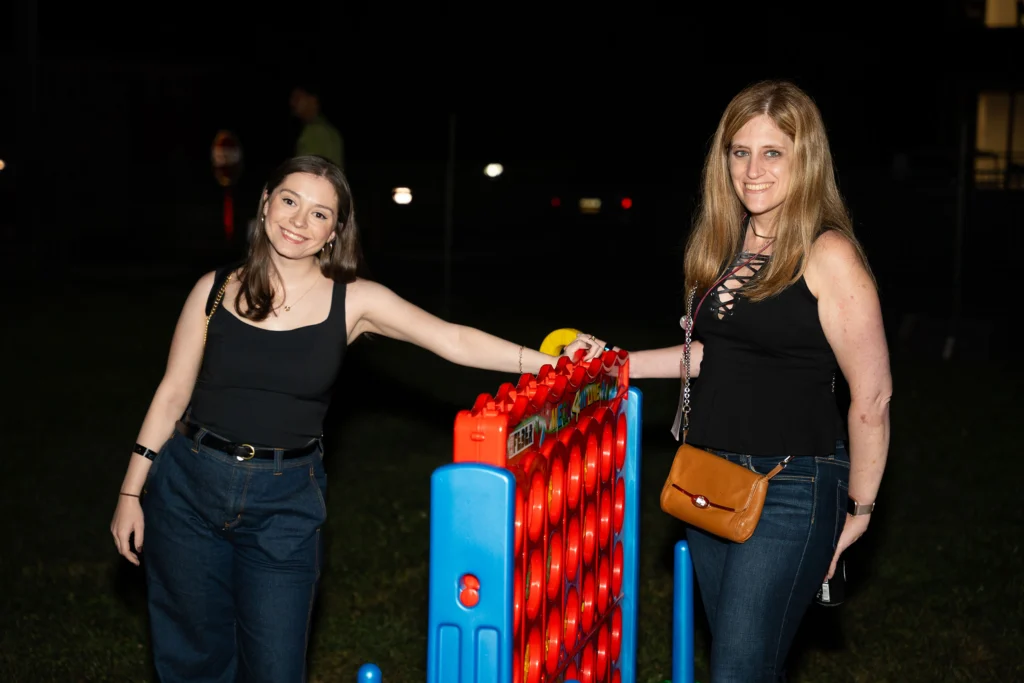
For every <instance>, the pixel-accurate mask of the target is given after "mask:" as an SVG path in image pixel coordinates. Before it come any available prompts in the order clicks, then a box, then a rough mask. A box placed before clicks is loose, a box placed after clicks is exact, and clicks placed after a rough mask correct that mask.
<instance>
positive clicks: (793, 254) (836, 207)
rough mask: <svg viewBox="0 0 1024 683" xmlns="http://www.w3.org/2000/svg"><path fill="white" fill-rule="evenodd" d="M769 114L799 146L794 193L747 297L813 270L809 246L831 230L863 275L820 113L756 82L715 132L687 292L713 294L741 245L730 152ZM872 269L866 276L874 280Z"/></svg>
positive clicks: (740, 209)
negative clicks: (742, 133) (753, 122)
mask: <svg viewBox="0 0 1024 683" xmlns="http://www.w3.org/2000/svg"><path fill="white" fill-rule="evenodd" d="M761 114H765V115H767V116H768V117H769V118H770V119H771V120H772V121H773V122H774V123H775V125H776V126H777V127H778V128H779V130H781V131H782V132H783V133H785V134H786V135H787V136H789V138H790V139H791V140H792V141H793V157H792V162H791V164H790V169H791V170H790V173H791V174H792V175H791V179H790V183H789V193H788V194H787V196H786V199H785V201H784V202H783V204H782V207H781V210H780V211H779V213H778V215H777V217H776V221H775V225H774V227H775V242H774V244H773V245H772V258H771V260H770V261H769V262H768V263H767V264H766V265H764V266H763V267H762V269H761V271H762V272H759V273H758V276H757V277H755V278H752V279H751V280H750V281H748V283H747V284H746V285H745V286H744V289H743V294H744V296H745V297H746V298H748V299H750V300H752V301H760V300H762V299H765V298H767V297H770V296H773V295H775V294H778V293H779V292H781V291H782V290H783V289H785V288H786V287H788V286H790V285H792V284H793V283H795V282H797V281H798V280H799V279H800V277H801V276H802V275H803V274H804V270H805V269H806V267H807V256H808V255H809V254H810V250H811V244H812V243H813V242H814V240H815V239H816V238H817V237H818V235H820V234H821V233H822V232H823V231H825V230H828V229H832V230H835V231H837V232H839V233H841V234H842V235H843V236H844V237H846V239H848V240H849V241H850V242H851V244H853V246H854V248H855V249H856V250H857V253H858V254H859V255H860V257H861V260H862V262H863V264H864V267H865V268H868V263H867V257H866V256H865V254H864V249H863V247H862V246H861V244H860V242H859V241H858V240H857V238H856V237H855V236H854V234H853V223H852V221H851V220H850V216H849V213H848V212H847V209H846V205H845V203H844V202H843V198H842V196H841V195H840V194H839V188H838V186H837V185H836V179H835V169H834V168H833V165H832V152H831V151H830V150H829V144H828V136H827V135H826V133H825V125H824V123H823V122H822V119H821V112H819V111H818V107H817V106H816V105H815V104H814V102H813V101H812V100H811V98H810V97H809V96H808V95H807V94H806V93H805V92H804V91H803V90H801V89H800V88H798V87H797V86H795V85H793V84H792V83H787V82H785V81H762V82H760V83H756V84H754V85H752V86H750V87H748V88H746V89H745V90H743V91H742V92H740V93H739V94H738V95H736V97H734V98H733V99H732V101H731V102H730V103H729V106H727V107H726V108H725V113H723V114H722V119H721V121H719V123H718V129H717V130H716V131H715V137H714V140H713V141H712V143H711V149H710V150H709V151H708V155H707V158H706V160H705V162H704V174H703V179H702V187H701V202H700V208H699V209H698V213H697V218H696V221H695V223H694V226H693V230H692V232H691V233H690V236H689V238H688V240H687V244H686V256H685V261H684V269H685V274H686V283H687V289H689V287H691V286H694V285H696V286H697V291H698V292H703V291H705V290H707V288H708V287H710V286H711V285H712V284H714V282H715V280H717V279H718V278H719V277H721V276H722V275H723V274H724V273H723V270H722V269H723V267H725V266H727V265H728V264H729V263H730V262H731V261H732V259H733V257H735V255H736V253H737V251H738V250H739V248H740V246H741V245H742V244H743V237H744V228H745V226H746V223H745V221H744V215H745V213H746V209H745V208H744V206H743V204H742V202H741V201H740V199H739V197H737V196H736V191H735V189H734V188H733V184H732V177H731V175H730V173H729V146H730V144H731V143H732V139H733V137H734V136H735V135H736V134H737V133H738V132H739V130H740V128H742V127H743V126H744V125H745V124H746V123H747V122H748V121H749V120H750V119H752V118H754V117H756V116H759V115H761ZM870 272H871V271H870V269H868V273H870Z"/></svg>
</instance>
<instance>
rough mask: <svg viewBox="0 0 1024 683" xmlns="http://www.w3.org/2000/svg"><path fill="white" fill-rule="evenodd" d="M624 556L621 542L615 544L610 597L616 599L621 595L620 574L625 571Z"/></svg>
mask: <svg viewBox="0 0 1024 683" xmlns="http://www.w3.org/2000/svg"><path fill="white" fill-rule="evenodd" d="M625 566H626V556H625V552H624V550H623V546H622V541H619V542H618V543H616V544H615V549H614V550H613V551H612V597H613V598H618V597H619V596H620V595H621V594H622V573H623V572H624V571H625Z"/></svg>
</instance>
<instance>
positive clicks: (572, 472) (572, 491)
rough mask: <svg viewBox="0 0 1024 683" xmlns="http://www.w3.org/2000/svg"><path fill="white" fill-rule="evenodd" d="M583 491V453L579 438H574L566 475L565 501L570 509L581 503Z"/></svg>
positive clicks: (570, 447)
mask: <svg viewBox="0 0 1024 683" xmlns="http://www.w3.org/2000/svg"><path fill="white" fill-rule="evenodd" d="M582 493H583V454H582V452H581V451H580V441H579V439H573V441H572V443H571V444H570V446H569V464H568V466H567V468H566V476H565V503H566V505H567V506H568V507H569V509H570V510H575V509H576V507H577V506H578V505H579V504H580V498H581V497H582Z"/></svg>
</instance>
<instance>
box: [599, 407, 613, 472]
mask: <svg viewBox="0 0 1024 683" xmlns="http://www.w3.org/2000/svg"><path fill="white" fill-rule="evenodd" d="M612 424H613V423H612V422H611V421H606V422H605V423H604V426H603V427H602V428H601V483H602V484H607V483H608V482H609V481H611V479H612V466H613V465H614V464H615V428H614V427H613V426H612Z"/></svg>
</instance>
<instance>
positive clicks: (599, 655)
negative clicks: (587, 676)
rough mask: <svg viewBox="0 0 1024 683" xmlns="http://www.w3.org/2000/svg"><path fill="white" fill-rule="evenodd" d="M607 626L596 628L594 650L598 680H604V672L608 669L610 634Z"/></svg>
mask: <svg viewBox="0 0 1024 683" xmlns="http://www.w3.org/2000/svg"><path fill="white" fill-rule="evenodd" d="M608 630H609V629H608V626H607V625H604V626H602V627H601V628H599V629H598V630H597V650H596V651H595V655H596V657H595V660H596V661H595V662H594V664H595V665H596V666H595V671H594V673H595V674H596V675H597V678H598V679H599V680H604V677H605V673H606V672H607V671H608V655H609V652H608V650H609V642H608V641H610V640H611V636H610V635H609V633H608Z"/></svg>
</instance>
